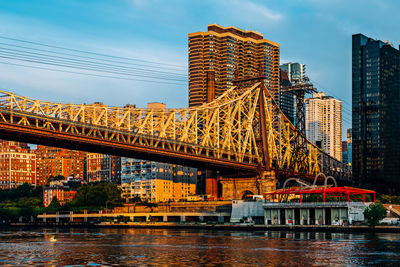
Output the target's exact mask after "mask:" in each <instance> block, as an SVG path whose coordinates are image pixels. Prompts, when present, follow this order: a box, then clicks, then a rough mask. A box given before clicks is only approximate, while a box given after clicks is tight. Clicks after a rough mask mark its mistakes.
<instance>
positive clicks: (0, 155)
mask: <svg viewBox="0 0 400 267" xmlns="http://www.w3.org/2000/svg"><path fill="white" fill-rule="evenodd" d="M24 183H28V184H33V185H36V155H35V153H34V152H33V151H30V150H29V149H28V148H27V146H25V145H24V144H20V143H18V142H13V141H0V189H10V188H16V187H18V186H20V185H22V184H24Z"/></svg>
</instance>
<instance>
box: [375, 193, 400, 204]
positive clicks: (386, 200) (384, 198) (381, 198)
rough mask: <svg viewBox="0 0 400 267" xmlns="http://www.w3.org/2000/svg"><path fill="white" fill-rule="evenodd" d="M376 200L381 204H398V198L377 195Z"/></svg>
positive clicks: (399, 197)
mask: <svg viewBox="0 0 400 267" xmlns="http://www.w3.org/2000/svg"><path fill="white" fill-rule="evenodd" d="M378 200H379V201H380V202H382V203H385V204H387V203H392V204H400V196H390V195H385V194H382V195H379V197H378Z"/></svg>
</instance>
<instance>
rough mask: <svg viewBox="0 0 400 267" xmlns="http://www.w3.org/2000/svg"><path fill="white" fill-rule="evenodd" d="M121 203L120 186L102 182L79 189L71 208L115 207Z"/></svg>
mask: <svg viewBox="0 0 400 267" xmlns="http://www.w3.org/2000/svg"><path fill="white" fill-rule="evenodd" d="M121 203H122V198H121V190H120V189H119V188H118V186H117V185H116V184H114V183H110V182H100V183H94V184H86V185H82V186H81V187H79V188H78V192H77V194H76V195H75V198H74V200H73V201H72V202H71V206H72V207H79V206H96V207H105V206H108V207H113V206H117V205H121Z"/></svg>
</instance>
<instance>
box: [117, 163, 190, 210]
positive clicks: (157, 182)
mask: <svg viewBox="0 0 400 267" xmlns="http://www.w3.org/2000/svg"><path fill="white" fill-rule="evenodd" d="M121 163H122V164H121V165H122V167H121V187H122V191H123V195H122V196H123V197H124V198H125V199H132V198H135V197H139V198H140V199H141V200H147V201H151V202H167V201H175V200H181V199H187V197H188V196H192V195H195V194H196V182H197V169H194V168H188V167H182V166H176V165H172V164H167V163H160V162H154V161H145V160H138V159H130V158H122V159H121Z"/></svg>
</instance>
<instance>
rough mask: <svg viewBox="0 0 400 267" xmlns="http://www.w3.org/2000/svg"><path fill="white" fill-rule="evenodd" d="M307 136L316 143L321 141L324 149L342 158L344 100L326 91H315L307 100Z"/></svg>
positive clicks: (333, 155)
mask: <svg viewBox="0 0 400 267" xmlns="http://www.w3.org/2000/svg"><path fill="white" fill-rule="evenodd" d="M305 106H306V136H307V138H308V139H309V140H310V141H312V142H313V143H314V144H316V143H317V141H321V144H322V149H323V150H324V151H325V152H327V153H328V154H329V155H330V156H332V157H334V158H336V159H338V160H340V161H341V160H342V102H341V101H340V100H337V99H335V98H333V97H329V96H325V94H324V93H315V94H313V98H308V99H306V100H305Z"/></svg>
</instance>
